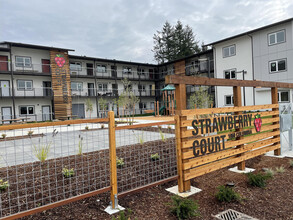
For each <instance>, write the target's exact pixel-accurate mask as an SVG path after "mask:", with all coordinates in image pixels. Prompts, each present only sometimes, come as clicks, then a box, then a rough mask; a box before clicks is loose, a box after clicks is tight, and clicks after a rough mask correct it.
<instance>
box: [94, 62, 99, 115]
mask: <svg viewBox="0 0 293 220" xmlns="http://www.w3.org/2000/svg"><path fill="white" fill-rule="evenodd" d="M93 74H94V78H95V90H94V91H95V94H94V95H95V98H96V110H97V118H99V103H98V87H97V85H98V84H97V74H96V60H95V59H94V63H93Z"/></svg>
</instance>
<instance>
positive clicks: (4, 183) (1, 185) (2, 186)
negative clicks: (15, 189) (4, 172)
mask: <svg viewBox="0 0 293 220" xmlns="http://www.w3.org/2000/svg"><path fill="white" fill-rule="evenodd" d="M8 187H9V184H8V181H3V179H0V190H1V191H4V190H6V189H7V188H8Z"/></svg>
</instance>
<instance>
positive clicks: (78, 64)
mask: <svg viewBox="0 0 293 220" xmlns="http://www.w3.org/2000/svg"><path fill="white" fill-rule="evenodd" d="M70 70H73V71H81V70H82V67H81V62H70Z"/></svg>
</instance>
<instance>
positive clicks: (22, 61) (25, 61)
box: [15, 56, 32, 67]
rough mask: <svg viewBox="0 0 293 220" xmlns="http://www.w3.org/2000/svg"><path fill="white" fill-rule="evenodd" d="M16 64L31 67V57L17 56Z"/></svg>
mask: <svg viewBox="0 0 293 220" xmlns="http://www.w3.org/2000/svg"><path fill="white" fill-rule="evenodd" d="M15 66H17V67H31V66H32V62H31V58H30V57H20V56H16V57H15Z"/></svg>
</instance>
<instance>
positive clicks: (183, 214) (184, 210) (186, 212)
mask: <svg viewBox="0 0 293 220" xmlns="http://www.w3.org/2000/svg"><path fill="white" fill-rule="evenodd" d="M171 199H172V203H171V204H170V208H171V213H172V214H173V215H175V216H176V217H177V218H178V219H189V218H191V217H194V216H199V215H200V214H199V210H198V204H197V202H195V201H193V200H191V199H187V198H181V197H179V196H172V197H171Z"/></svg>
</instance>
